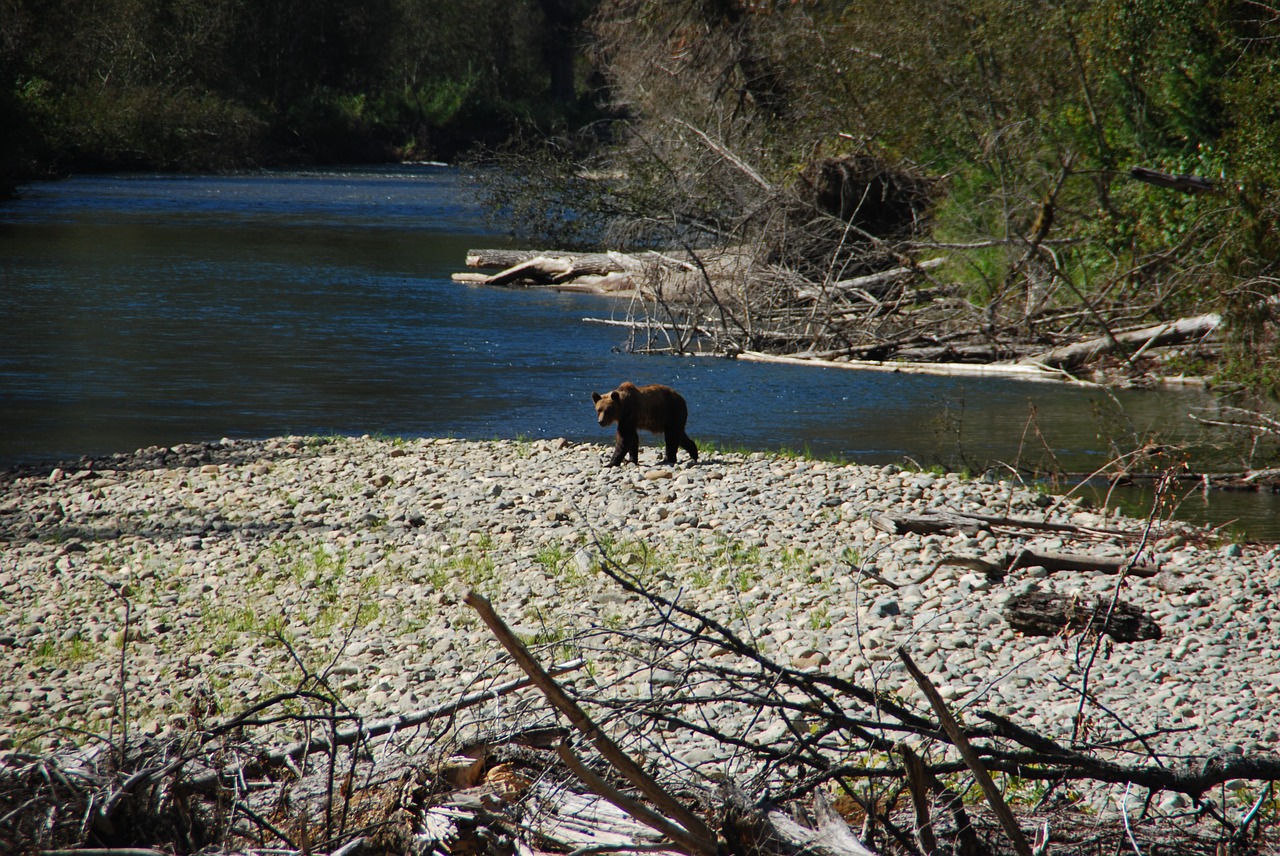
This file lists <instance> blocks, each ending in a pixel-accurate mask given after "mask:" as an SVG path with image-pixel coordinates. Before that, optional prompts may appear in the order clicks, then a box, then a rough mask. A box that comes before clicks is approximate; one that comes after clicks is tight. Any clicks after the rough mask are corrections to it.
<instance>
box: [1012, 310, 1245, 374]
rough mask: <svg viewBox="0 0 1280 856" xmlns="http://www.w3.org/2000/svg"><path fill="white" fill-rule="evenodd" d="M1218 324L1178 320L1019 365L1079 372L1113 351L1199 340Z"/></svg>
mask: <svg viewBox="0 0 1280 856" xmlns="http://www.w3.org/2000/svg"><path fill="white" fill-rule="evenodd" d="M1221 323H1222V316H1221V315H1218V314H1217V313H1209V314H1206V315H1196V316H1194V317H1192V318H1179V319H1178V320H1176V321H1170V322H1168V323H1166V324H1158V325H1156V326H1154V327H1144V328H1142V329H1141V330H1130V331H1128V332H1125V333H1117V334H1115V336H1112V337H1102V338H1098V339H1090V340H1089V341H1087V342H1078V343H1076V344H1074V345H1065V346H1063V347H1061V348H1054V349H1053V350H1052V351H1046V352H1044V353H1042V354H1035V355H1032V356H1029V357H1023V358H1022V360H1020V361H1019V362H1021V363H1026V364H1037V365H1045V366H1049V367H1051V368H1056V369H1062V370H1064V371H1069V370H1071V369H1074V368H1079V367H1080V366H1082V365H1084V364H1085V363H1088V362H1091V361H1092V360H1095V359H1097V358H1098V357H1100V356H1103V355H1104V354H1110V353H1114V352H1115V351H1117V350H1120V349H1123V348H1127V347H1131V346H1136V347H1137V349H1138V352H1139V353H1141V352H1142V351H1145V350H1146V349H1147V348H1154V347H1161V346H1164V345H1180V344H1182V343H1183V342H1187V341H1190V340H1191V339H1199V338H1203V337H1205V336H1207V335H1209V334H1210V333H1212V332H1213V331H1215V330H1217V329H1218V325H1219V324H1221Z"/></svg>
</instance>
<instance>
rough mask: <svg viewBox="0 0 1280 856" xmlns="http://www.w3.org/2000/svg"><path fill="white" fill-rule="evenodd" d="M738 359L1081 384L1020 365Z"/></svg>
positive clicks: (747, 354)
mask: <svg viewBox="0 0 1280 856" xmlns="http://www.w3.org/2000/svg"><path fill="white" fill-rule="evenodd" d="M737 357H738V359H740V360H748V361H750V362H755V363H780V364H782V365H791V366H820V367H822V368H832V369H854V370H858V371H876V372H898V373H901V374H926V375H942V376H946V377H1005V378H1016V379H1018V380H1047V381H1054V382H1055V383H1062V382H1064V381H1065V382H1069V383H1080V381H1077V380H1076V379H1075V378H1072V377H1071V376H1070V375H1068V374H1065V373H1063V372H1060V371H1054V370H1053V369H1051V368H1046V367H1044V366H1039V365H1033V364H1025V365H1024V364H1019V363H995V364H979V363H908V362H891V361H887V360H886V361H881V360H820V359H804V358H800V357H784V356H779V355H777V354H765V353H761V352H759V351H741V352H739V353H738V354H737Z"/></svg>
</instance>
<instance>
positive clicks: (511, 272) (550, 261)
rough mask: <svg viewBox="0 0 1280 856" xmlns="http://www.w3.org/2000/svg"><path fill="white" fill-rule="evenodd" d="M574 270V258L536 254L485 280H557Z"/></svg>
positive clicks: (496, 282) (489, 282) (503, 282)
mask: <svg viewBox="0 0 1280 856" xmlns="http://www.w3.org/2000/svg"><path fill="white" fill-rule="evenodd" d="M574 270H575V268H574V266H573V259H570V258H555V257H552V256H534V257H533V258H531V259H525V260H524V261H522V262H520V263H519V264H515V265H512V266H511V267H509V268H507V269H506V270H503V271H502V272H501V273H495V274H494V275H493V276H491V277H489V278H488V279H486V280H485V285H506V284H507V283H511V282H518V281H519V280H522V279H527V280H532V281H534V282H555V281H556V279H557V278H559V277H565V276H568V275H569V274H571V273H573V272H574Z"/></svg>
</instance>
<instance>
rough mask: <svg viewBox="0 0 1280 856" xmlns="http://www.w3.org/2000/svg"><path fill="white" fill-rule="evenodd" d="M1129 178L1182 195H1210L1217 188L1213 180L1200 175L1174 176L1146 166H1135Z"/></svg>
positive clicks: (1130, 171)
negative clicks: (1175, 191)
mask: <svg viewBox="0 0 1280 856" xmlns="http://www.w3.org/2000/svg"><path fill="white" fill-rule="evenodd" d="M1129 177H1130V178H1133V179H1136V180H1138V181H1141V182H1145V183H1146V184H1152V185H1155V186H1156V187H1163V188H1165V189H1166V190H1177V191H1179V192H1181V193H1209V192H1211V191H1213V190H1215V189H1216V188H1217V185H1215V184H1214V183H1213V181H1212V180H1211V179H1208V178H1202V177H1200V176H1198V175H1173V174H1171V173H1167V172H1160V171H1159V170H1155V169H1149V168H1147V167H1145V166H1135V167H1133V168H1131V169H1130V170H1129Z"/></svg>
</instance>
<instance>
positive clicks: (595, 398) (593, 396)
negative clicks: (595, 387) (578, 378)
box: [591, 392, 604, 401]
mask: <svg viewBox="0 0 1280 856" xmlns="http://www.w3.org/2000/svg"><path fill="white" fill-rule="evenodd" d="M603 397H604V396H602V395H601V394H600V393H598V392H593V393H591V400H592V401H599V400H600V399H601V398H603Z"/></svg>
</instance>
